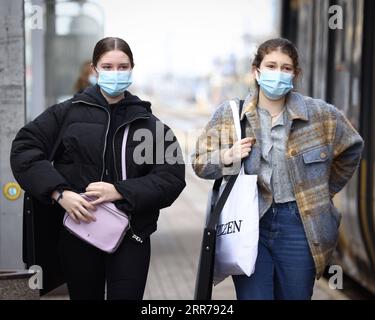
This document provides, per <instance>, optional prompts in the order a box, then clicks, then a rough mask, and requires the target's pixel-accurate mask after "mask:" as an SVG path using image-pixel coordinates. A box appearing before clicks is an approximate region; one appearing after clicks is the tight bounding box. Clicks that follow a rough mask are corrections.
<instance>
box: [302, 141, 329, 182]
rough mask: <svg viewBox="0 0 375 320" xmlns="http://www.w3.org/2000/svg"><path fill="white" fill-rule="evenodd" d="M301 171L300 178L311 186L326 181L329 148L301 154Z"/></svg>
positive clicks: (324, 147) (319, 148) (320, 148)
mask: <svg viewBox="0 0 375 320" xmlns="http://www.w3.org/2000/svg"><path fill="white" fill-rule="evenodd" d="M302 158H303V169H302V168H301V169H302V170H303V171H302V175H301V177H303V179H304V180H305V181H309V182H310V183H311V182H312V183H313V184H321V183H323V182H325V181H326V180H327V179H328V173H329V166H330V162H329V161H328V159H329V148H328V146H327V145H324V146H321V147H318V148H315V149H312V150H309V151H306V152H304V153H303V154H302Z"/></svg>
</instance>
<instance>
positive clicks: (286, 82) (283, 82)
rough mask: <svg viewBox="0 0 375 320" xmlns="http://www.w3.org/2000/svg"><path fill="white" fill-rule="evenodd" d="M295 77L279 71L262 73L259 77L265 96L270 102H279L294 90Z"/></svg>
mask: <svg viewBox="0 0 375 320" xmlns="http://www.w3.org/2000/svg"><path fill="white" fill-rule="evenodd" d="M293 78H294V75H293V74H291V73H287V72H279V71H262V72H260V76H258V77H257V81H258V84H259V86H260V88H261V90H262V91H263V93H264V95H265V96H266V97H267V98H268V99H270V100H279V99H281V98H282V97H283V96H285V95H286V94H287V93H288V92H289V91H290V90H292V89H293Z"/></svg>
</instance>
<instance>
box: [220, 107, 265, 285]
mask: <svg viewBox="0 0 375 320" xmlns="http://www.w3.org/2000/svg"><path fill="white" fill-rule="evenodd" d="M230 105H231V108H232V113H233V118H234V123H235V128H236V132H237V137H241V126H240V121H239V112H238V108H237V105H236V103H235V102H234V101H231V103H230ZM225 185H226V184H225V183H223V184H222V185H221V186H220V192H219V194H221V193H222V191H223V190H224V188H225ZM216 230H217V235H216V252H215V269H214V285H216V284H218V283H220V282H221V281H223V280H224V279H225V278H226V277H228V276H230V275H242V274H246V275H247V276H250V275H251V274H252V273H254V269H255V262H256V258H257V254H258V240H259V212H258V187H257V175H247V174H245V172H244V166H243V165H242V166H241V171H240V173H239V175H238V177H237V180H236V182H235V184H234V186H233V188H232V190H231V192H230V194H229V197H228V199H227V201H226V203H225V205H224V208H223V210H222V212H221V214H220V217H219V222H218V224H217V227H216Z"/></svg>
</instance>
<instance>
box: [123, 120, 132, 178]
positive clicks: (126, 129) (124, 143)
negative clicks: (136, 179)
mask: <svg viewBox="0 0 375 320" xmlns="http://www.w3.org/2000/svg"><path fill="white" fill-rule="evenodd" d="M129 127H130V124H128V125H127V126H126V127H125V129H124V137H123V138H122V147H121V170H122V180H126V142H127V140H128V134H129Z"/></svg>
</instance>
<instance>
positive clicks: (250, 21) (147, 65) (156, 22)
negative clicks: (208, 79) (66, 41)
mask: <svg viewBox="0 0 375 320" xmlns="http://www.w3.org/2000/svg"><path fill="white" fill-rule="evenodd" d="M91 2H95V3H97V4H98V6H99V7H101V9H102V12H103V15H104V34H105V36H117V37H121V38H123V39H124V40H125V41H127V42H128V43H129V45H130V47H131V48H132V51H133V55H134V60H135V64H136V69H134V71H135V72H136V73H138V74H139V75H143V76H147V75H149V74H153V73H161V72H171V73H173V74H178V75H180V76H184V75H186V76H192V75H204V74H205V73H207V72H209V70H210V69H211V68H212V61H213V59H214V58H215V57H227V56H229V54H231V53H234V54H236V55H237V57H243V56H247V55H250V54H252V52H250V51H251V46H250V47H249V44H246V43H245V42H244V39H243V35H244V34H245V33H248V34H250V36H251V38H252V39H254V41H256V40H255V38H256V37H259V38H262V37H263V38H264V37H265V38H267V37H272V36H274V35H277V33H275V31H274V30H275V26H276V27H277V26H278V23H279V9H280V8H279V6H280V4H281V1H279V0H231V1H222V0H216V1H215V0H188V1H181V0H174V1H173V0H157V1H152V0H137V1H134V0H92V1H91Z"/></svg>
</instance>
